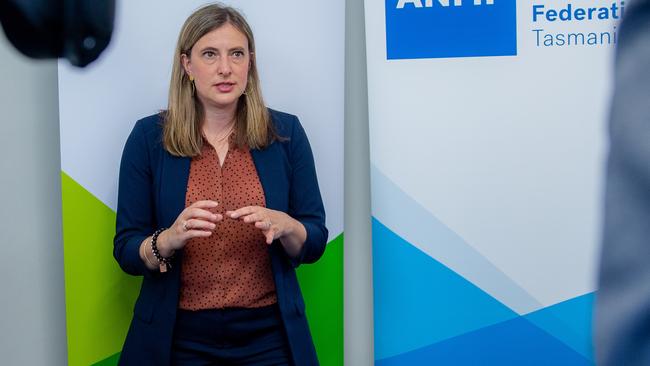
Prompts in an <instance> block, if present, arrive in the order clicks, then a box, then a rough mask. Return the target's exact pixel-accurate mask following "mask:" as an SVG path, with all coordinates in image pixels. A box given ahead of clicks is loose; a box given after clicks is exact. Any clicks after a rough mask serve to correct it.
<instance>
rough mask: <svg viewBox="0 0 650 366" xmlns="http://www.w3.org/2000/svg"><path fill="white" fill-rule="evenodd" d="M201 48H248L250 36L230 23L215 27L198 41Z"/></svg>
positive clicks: (197, 43) (197, 44)
mask: <svg viewBox="0 0 650 366" xmlns="http://www.w3.org/2000/svg"><path fill="white" fill-rule="evenodd" d="M195 46H198V47H199V48H205V47H213V48H235V47H242V48H248V38H246V35H245V34H244V33H242V32H241V31H240V30H239V29H237V28H235V26H233V25H232V24H230V23H226V24H224V25H222V26H221V27H219V28H215V29H213V30H211V31H210V32H208V33H206V34H205V35H203V37H201V38H199V40H198V41H196V44H195Z"/></svg>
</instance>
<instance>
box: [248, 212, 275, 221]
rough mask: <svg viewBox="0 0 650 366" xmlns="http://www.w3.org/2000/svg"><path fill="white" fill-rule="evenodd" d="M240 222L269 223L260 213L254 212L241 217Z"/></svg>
mask: <svg viewBox="0 0 650 366" xmlns="http://www.w3.org/2000/svg"><path fill="white" fill-rule="evenodd" d="M242 220H244V222H246V223H251V222H258V221H269V219H268V218H267V217H266V215H263V214H262V213H261V212H255V213H252V214H250V215H246V216H242Z"/></svg>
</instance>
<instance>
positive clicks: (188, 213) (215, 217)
mask: <svg viewBox="0 0 650 366" xmlns="http://www.w3.org/2000/svg"><path fill="white" fill-rule="evenodd" d="M181 216H183V217H184V218H185V220H186V221H187V220H190V219H202V220H206V221H212V222H218V221H221V220H223V215H221V214H215V213H212V212H210V211H208V210H204V209H201V208H188V209H186V210H185V212H184V213H183V214H181Z"/></svg>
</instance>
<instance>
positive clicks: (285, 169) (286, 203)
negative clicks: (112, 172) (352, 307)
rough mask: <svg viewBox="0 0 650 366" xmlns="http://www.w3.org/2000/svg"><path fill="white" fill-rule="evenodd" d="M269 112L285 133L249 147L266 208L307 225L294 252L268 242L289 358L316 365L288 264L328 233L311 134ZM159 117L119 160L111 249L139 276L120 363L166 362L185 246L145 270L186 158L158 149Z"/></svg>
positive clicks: (313, 254) (179, 202)
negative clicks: (161, 269)
mask: <svg viewBox="0 0 650 366" xmlns="http://www.w3.org/2000/svg"><path fill="white" fill-rule="evenodd" d="M269 112H270V115H271V120H272V122H273V124H274V126H275V129H276V131H277V133H278V134H279V135H280V136H282V137H285V138H286V140H284V139H283V140H282V141H275V142H273V143H272V144H270V145H269V146H268V147H267V148H265V149H263V150H251V154H252V157H253V162H254V164H255V168H256V169H257V173H258V175H259V179H260V182H261V184H262V188H263V190H264V195H265V197H266V207H268V208H270V209H273V210H278V211H283V212H286V213H288V214H289V215H290V216H291V217H293V218H295V219H296V220H298V221H300V222H301V223H302V224H303V225H304V226H305V229H306V230H307V240H306V242H305V245H304V247H303V249H302V252H301V253H300V255H299V257H298V258H290V257H289V256H288V255H287V254H286V252H285V251H284V249H283V247H282V245H281V244H280V242H279V241H278V240H276V241H275V242H274V243H273V244H271V245H270V246H269V252H270V255H271V265H272V268H273V277H274V280H275V288H276V292H277V299H278V306H279V308H280V312H281V314H282V320H283V322H284V326H285V329H286V333H287V336H288V340H289V346H290V348H291V353H292V356H293V360H294V362H295V364H296V365H317V364H318V360H317V358H316V351H315V349H314V345H313V341H312V338H311V334H310V332H309V327H308V324H307V319H306V317H305V303H304V301H303V298H302V294H301V292H300V286H299V285H298V281H297V278H296V273H295V270H294V268H295V267H297V266H298V265H300V264H301V263H312V262H315V261H316V260H318V259H319V258H320V257H321V256H322V254H323V251H324V250H325V245H326V242H327V234H328V233H327V228H326V227H325V211H324V208H323V202H322V200H321V196H320V191H319V188H318V182H317V180H316V169H315V166H314V159H313V156H312V152H311V148H310V146H309V141H308V140H307V136H306V134H305V131H304V130H303V128H302V126H301V125H300V122H299V121H298V118H296V116H293V115H290V114H286V113H282V112H278V111H274V110H270V109H269ZM161 124H162V119H161V118H160V116H159V115H153V116H149V117H146V118H143V119H141V120H139V121H138V122H137V123H136V124H135V127H134V128H133V131H132V132H131V134H130V136H129V138H128V139H127V141H126V145H125V147H124V152H123V155H122V162H121V165H120V178H119V191H118V203H117V223H116V234H115V239H114V248H113V255H114V257H115V259H116V260H117V262H118V263H119V265H120V267H121V268H122V269H123V270H124V271H125V272H126V273H129V274H132V275H136V276H143V277H144V278H143V281H142V287H141V289H140V295H139V296H138V299H137V301H136V303H135V307H134V310H133V313H134V316H133V320H132V321H131V326H130V328H129V331H128V334H127V336H126V340H125V342H124V347H123V349H122V355H121V357H120V365H138V366H144V365H156V366H160V365H168V364H169V363H170V351H171V345H172V335H173V330H174V323H175V319H176V310H177V308H178V299H179V289H180V267H181V266H180V261H181V260H182V254H183V253H182V250H181V251H179V253H178V255H177V256H176V259H175V260H174V262H173V263H172V268H171V270H170V271H168V272H167V273H158V272H156V271H150V270H148V269H147V267H146V266H145V264H144V263H143V262H142V260H141V259H140V255H139V248H140V244H141V243H142V241H143V240H144V239H145V238H146V237H148V236H150V235H151V234H152V233H153V232H154V231H155V230H156V229H158V228H161V227H170V226H171V225H172V224H173V223H174V221H175V220H176V218H177V217H178V215H179V214H180V213H181V211H183V209H185V193H186V190H187V182H188V178H189V172H190V161H191V159H190V158H180V157H175V156H172V155H171V154H169V153H168V152H167V151H165V150H164V148H163V146H162V128H161Z"/></svg>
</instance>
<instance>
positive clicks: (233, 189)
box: [179, 142, 277, 310]
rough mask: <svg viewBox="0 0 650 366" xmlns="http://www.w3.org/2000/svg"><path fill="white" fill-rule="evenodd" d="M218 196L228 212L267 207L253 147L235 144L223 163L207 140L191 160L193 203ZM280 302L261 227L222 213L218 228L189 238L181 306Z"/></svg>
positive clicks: (196, 307) (187, 199)
mask: <svg viewBox="0 0 650 366" xmlns="http://www.w3.org/2000/svg"><path fill="white" fill-rule="evenodd" d="M206 199H210V200H214V201H217V202H219V206H218V207H217V208H215V209H214V210H213V212H215V213H221V214H224V213H225V212H226V211H230V210H236V209H238V208H242V207H245V206H262V207H263V206H264V205H265V199H264V191H263V190H262V185H261V183H260V180H259V176H258V175H257V170H256V169H255V165H254V164H253V158H252V156H251V154H250V151H249V149H241V148H237V147H236V146H234V145H233V144H232V143H231V145H230V148H229V150H228V153H227V154H226V157H225V159H224V163H223V165H221V164H220V162H219V157H218V155H217V153H216V151H215V150H214V148H213V147H212V146H211V145H210V144H209V143H207V142H205V143H204V147H203V150H202V151H201V155H199V156H197V157H195V158H193V159H192V162H191V165H190V176H189V182H188V186H187V194H186V196H185V204H186V206H189V205H190V204H192V203H193V202H196V201H200V200H206ZM276 302H277V297H276V294H275V284H274V282H273V274H272V272H271V258H270V256H269V252H268V246H267V244H266V241H265V239H264V235H263V234H262V232H261V231H260V230H259V229H257V228H255V227H254V226H253V225H252V224H246V223H244V222H243V221H241V220H233V219H230V218H228V217H226V216H225V215H224V219H223V221H221V222H219V223H217V227H216V229H215V230H214V233H213V234H212V235H211V236H210V237H207V238H195V239H191V240H190V241H189V242H188V243H187V244H186V246H185V249H184V250H183V262H182V268H181V292H180V303H179V307H180V308H181V309H186V310H201V309H223V308H230V307H244V308H256V307H262V306H267V305H271V304H274V303H276Z"/></svg>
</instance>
